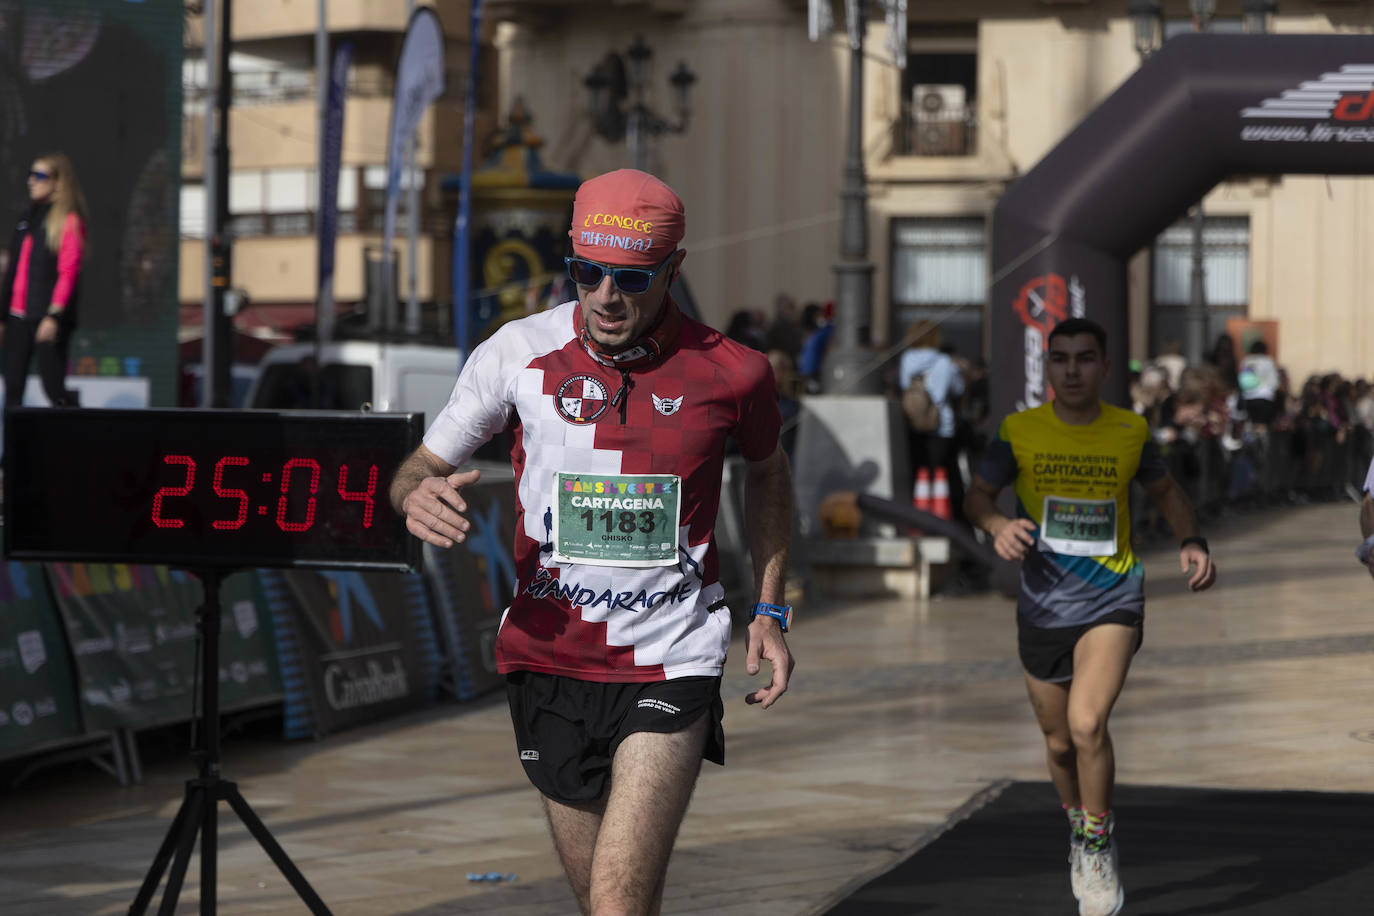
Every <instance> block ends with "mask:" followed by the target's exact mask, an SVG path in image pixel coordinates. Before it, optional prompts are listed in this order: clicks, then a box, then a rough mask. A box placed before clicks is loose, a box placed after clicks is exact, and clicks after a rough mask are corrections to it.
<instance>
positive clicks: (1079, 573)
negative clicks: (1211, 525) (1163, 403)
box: [979, 403, 1168, 627]
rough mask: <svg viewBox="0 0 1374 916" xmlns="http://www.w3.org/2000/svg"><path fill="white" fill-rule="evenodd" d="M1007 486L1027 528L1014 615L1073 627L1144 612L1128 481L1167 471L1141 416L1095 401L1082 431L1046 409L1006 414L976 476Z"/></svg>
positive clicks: (1145, 479)
mask: <svg viewBox="0 0 1374 916" xmlns="http://www.w3.org/2000/svg"><path fill="white" fill-rule="evenodd" d="M979 473H980V475H981V476H982V477H983V479H984V480H986V481H988V482H989V483H991V484H993V485H995V486H999V487H1001V486H1007V485H1008V484H1011V485H1014V488H1015V491H1016V512H1017V516H1018V517H1020V518H1027V519H1030V520H1031V521H1032V522H1034V523H1035V526H1036V530H1035V537H1036V544H1035V547H1034V548H1032V549H1031V550H1030V551H1029V552H1027V554H1026V558H1025V560H1024V561H1023V562H1022V564H1021V596H1020V601H1019V602H1018V605H1017V612H1018V614H1020V616H1021V617H1022V618H1023V619H1024V620H1025V621H1026V622H1027V623H1029V624H1030V625H1032V626H1037V627H1062V626H1081V625H1083V624H1085V623H1091V622H1093V621H1094V620H1096V619H1097V618H1099V617H1102V616H1104V615H1106V614H1108V613H1110V612H1112V611H1121V610H1125V611H1136V612H1138V613H1143V611H1144V607H1145V589H1144V586H1145V573H1144V570H1143V568H1142V567H1141V565H1140V561H1139V559H1137V558H1136V555H1135V553H1134V552H1133V551H1132V550H1131V512H1130V487H1131V481H1132V480H1135V479H1139V480H1140V481H1141V482H1143V483H1149V482H1151V481H1154V480H1158V479H1160V478H1161V477H1163V476H1164V475H1165V474H1167V473H1168V469H1167V468H1166V467H1165V465H1164V462H1163V460H1162V459H1161V458H1160V456H1159V452H1158V450H1157V449H1156V448H1155V445H1154V439H1153V438H1152V437H1151V435H1150V428H1149V425H1148V424H1147V423H1146V422H1145V420H1144V419H1143V418H1142V417H1140V416H1138V415H1136V414H1134V413H1132V412H1131V411H1129V410H1123V409H1121V408H1120V407H1114V406H1112V405H1110V404H1102V412H1101V413H1100V414H1099V415H1098V417H1097V419H1096V420H1094V421H1093V422H1092V423H1089V424H1087V425H1086V426H1074V425H1070V424H1068V423H1065V422H1064V421H1062V420H1060V419H1059V417H1058V416H1057V415H1056V414H1055V412H1054V405H1053V403H1047V404H1043V405H1041V406H1040V407H1034V408H1031V409H1029V410H1023V411H1021V412H1020V413H1015V414H1012V415H1010V416H1008V417H1007V418H1006V419H1005V420H1003V421H1002V425H1001V427H1000V428H999V429H998V431H997V438H996V440H994V441H993V442H992V443H990V444H989V446H988V450H987V452H986V453H985V455H984V457H983V464H982V467H981V468H980V471H979Z"/></svg>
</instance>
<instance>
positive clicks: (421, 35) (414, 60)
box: [382, 6, 444, 258]
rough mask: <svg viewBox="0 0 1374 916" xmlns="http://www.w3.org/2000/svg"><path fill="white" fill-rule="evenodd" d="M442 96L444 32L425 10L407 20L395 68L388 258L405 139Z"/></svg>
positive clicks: (384, 246)
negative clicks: (426, 110) (408, 21)
mask: <svg viewBox="0 0 1374 916" xmlns="http://www.w3.org/2000/svg"><path fill="white" fill-rule="evenodd" d="M443 92H444V30H443V28H442V27H441V26H440V25H439V17H438V16H437V15H435V13H434V10H432V9H430V8H429V7H427V6H422V7H419V8H418V9H416V10H415V13H414V15H412V16H411V17H410V25H409V26H407V27H406V37H405V41H403V42H402V44H401V59H400V62H399V63H397V65H396V97H395V99H394V101H393V102H392V105H391V137H390V139H389V141H388V142H387V152H386V221H385V223H384V224H383V233H382V237H383V242H382V251H383V256H384V257H386V258H390V257H391V243H392V240H393V239H394V238H395V235H396V198H397V196H398V194H399V192H400V189H401V163H402V161H403V160H404V155H405V144H406V139H407V138H408V137H410V136H411V135H412V134H414V133H415V127H416V125H418V124H419V123H420V116H421V115H423V114H424V113H425V109H426V108H427V107H429V103H430V102H432V101H434V100H435V99H437V98H438V97H439V96H440V95H442V94H443Z"/></svg>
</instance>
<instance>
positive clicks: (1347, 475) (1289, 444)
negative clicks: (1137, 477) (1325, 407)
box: [1131, 426, 1374, 537]
mask: <svg viewBox="0 0 1374 916" xmlns="http://www.w3.org/2000/svg"><path fill="white" fill-rule="evenodd" d="M1160 451H1161V453H1162V454H1163V456H1164V460H1165V462H1166V464H1167V465H1168V467H1169V473H1170V474H1171V475H1172V476H1173V478H1174V479H1175V480H1177V481H1178V483H1179V485H1180V486H1182V487H1183V492H1184V493H1185V494H1187V496H1188V499H1189V501H1191V502H1192V504H1193V507H1194V508H1195V509H1196V510H1197V513H1198V515H1199V516H1201V517H1203V518H1207V517H1215V516H1217V515H1220V514H1223V513H1224V512H1226V511H1227V510H1228V509H1232V508H1255V507H1260V506H1276V505H1290V504H1296V505H1301V504H1304V503H1308V502H1313V501H1323V500H1334V499H1347V498H1348V499H1352V500H1358V499H1359V494H1360V491H1361V490H1362V488H1363V485H1364V479H1365V472H1366V470H1367V468H1368V466H1369V462H1370V458H1371V456H1372V455H1374V434H1371V432H1370V430H1369V429H1367V428H1365V427H1363V426H1357V427H1354V428H1353V429H1347V430H1340V431H1338V430H1333V429H1328V428H1316V429H1299V430H1268V431H1260V432H1255V433H1250V434H1247V436H1246V438H1245V439H1244V440H1243V441H1242V442H1241V443H1240V445H1239V447H1238V448H1227V447H1225V446H1224V445H1223V444H1222V441H1221V440H1220V439H1217V438H1215V437H1208V438H1201V439H1197V440H1194V441H1189V440H1186V439H1178V440H1175V441H1173V442H1170V443H1167V444H1161V445H1160ZM1131 503H1132V505H1131V510H1132V511H1131V517H1132V519H1133V520H1134V524H1135V531H1136V534H1137V535H1138V536H1145V537H1148V536H1151V535H1154V534H1164V535H1167V534H1169V533H1170V532H1169V531H1168V525H1167V524H1166V523H1165V521H1164V519H1163V518H1162V517H1160V515H1159V513H1158V512H1157V511H1156V510H1155V507H1154V504H1153V503H1152V502H1151V500H1150V499H1149V497H1148V496H1146V495H1145V493H1144V491H1142V490H1141V489H1140V488H1135V489H1134V490H1133V492H1132V497H1131Z"/></svg>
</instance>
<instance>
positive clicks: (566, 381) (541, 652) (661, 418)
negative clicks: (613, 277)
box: [424, 302, 782, 682]
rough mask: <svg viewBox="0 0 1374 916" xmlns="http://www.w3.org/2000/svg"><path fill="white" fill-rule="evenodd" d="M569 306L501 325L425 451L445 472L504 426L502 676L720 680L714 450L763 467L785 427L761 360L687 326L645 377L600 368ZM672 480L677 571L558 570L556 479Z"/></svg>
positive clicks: (468, 368)
mask: <svg viewBox="0 0 1374 916" xmlns="http://www.w3.org/2000/svg"><path fill="white" fill-rule="evenodd" d="M577 308H578V304H577V303H576V302H568V303H564V304H563V305H560V306H558V307H557V308H555V309H551V310H550V311H547V312H543V313H540V314H537V315H532V316H530V317H528V318H523V319H520V320H518V321H513V322H510V323H508V324H506V325H503V326H502V327H501V328H500V329H499V330H498V331H497V332H496V333H495V334H493V335H492V337H491V338H490V339H489V340H487V341H486V342H484V343H483V344H481V345H480V346H479V347H477V348H476V349H475V350H474V351H473V352H472V356H471V358H470V359H468V361H467V363H466V364H465V365H464V367H463V371H462V372H461V373H460V374H459V376H458V382H457V384H456V385H455V386H454V389H453V394H452V396H451V397H450V398H449V402H448V404H447V406H445V408H444V409H443V411H442V412H441V413H440V414H439V416H438V418H437V419H436V420H435V421H434V423H433V424H432V425H431V426H430V428H429V431H428V432H426V434H425V440H424V441H425V445H426V446H427V447H428V448H429V449H430V450H431V451H432V452H434V453H435V454H436V455H438V456H439V457H440V458H442V459H443V460H444V461H447V462H448V463H449V464H451V465H454V466H455V467H457V466H461V465H462V464H463V463H464V462H465V461H467V460H468V459H469V458H470V457H471V456H472V454H473V452H474V451H475V450H476V449H477V448H478V446H480V445H481V444H482V443H484V442H486V441H487V440H488V439H489V438H491V436H493V435H494V434H496V433H497V432H499V431H500V430H502V429H504V428H506V427H507V426H509V427H510V428H511V429H512V431H513V433H514V446H513V448H512V453H511V463H512V466H513V467H514V470H515V483H516V493H517V500H518V507H517V512H518V517H517V520H516V535H515V562H516V568H517V570H518V571H519V581H518V583H517V585H516V594H515V597H514V599H513V600H512V602H511V606H510V607H509V608H508V609H507V610H506V613H505V615H504V616H503V617H502V620H501V628H500V631H499V633H498V636H497V640H496V660H497V665H498V668H499V670H500V671H501V672H502V673H507V672H511V671H518V670H525V671H540V672H545V673H549V674H558V675H564V676H567V677H573V678H579V679H582V680H588V681H615V682H620V681H657V680H664V679H667V678H675V677H688V676H697V675H706V676H714V675H719V674H720V673H721V671H722V669H723V666H724V662H725V653H726V649H727V648H728V646H729V643H730V611H729V609H728V608H727V607H725V603H724V589H723V588H722V587H721V584H720V577H719V572H718V571H719V562H718V559H717V556H716V545H715V539H714V534H713V532H714V528H715V522H716V514H717V509H718V507H719V504H720V488H721V474H722V470H723V464H724V458H725V441H726V438H727V437H729V436H733V437H734V438H735V441H736V443H737V444H738V446H739V450H740V453H741V454H742V455H743V456H744V457H745V458H746V459H748V460H750V461H761V460H763V459H764V458H767V457H768V456H770V455H772V454H773V452H774V450H775V449H776V448H777V445H778V432H779V429H780V427H781V422H782V421H781V418H780V416H779V413H778V404H777V389H776V385H775V383H774V380H773V373H772V370H771V368H770V367H769V365H768V362H767V360H766V359H765V358H764V356H763V354H761V353H758V352H757V351H754V350H751V349H749V348H747V347H744V346H742V345H740V344H737V343H735V342H734V341H732V340H729V339H728V338H726V337H724V336H723V335H721V334H720V333H719V332H717V331H715V330H713V329H711V328H709V327H707V326H706V325H703V324H701V323H699V322H696V321H692V320H689V319H687V318H686V317H685V316H684V318H683V320H682V327H681V330H680V332H679V334H678V337H677V340H676V341H675V342H674V343H672V344H670V345H669V348H668V350H667V352H666V353H665V355H664V356H663V357H662V358H661V359H659V360H658V361H656V362H654V363H652V364H651V365H649V366H647V367H645V368H642V369H634V370H630V371H629V372H628V377H629V382H630V386H629V389H628V393H627V396H626V400H625V403H624V405H623V408H622V406H621V405H620V404H618V403H617V404H613V403H612V401H613V400H614V398H615V396H616V393H617V391H618V390H619V389H620V388H621V385H622V378H621V371H620V370H618V369H615V368H611V367H609V366H605V365H602V364H601V363H600V362H599V361H597V360H595V359H593V358H592V356H591V355H590V354H589V353H588V352H587V351H586V349H585V348H584V347H583V346H582V343H581V341H580V340H579V339H578V337H577V333H576V331H575V328H574V315H575V313H576V310H577ZM558 472H567V473H576V474H590V475H597V474H605V475H622V474H655V475H665V474H666V475H677V477H679V478H680V481H681V482H680V505H681V507H680V518H679V523H678V531H677V556H678V559H677V562H675V563H674V564H673V565H662V566H652V567H647V568H632V567H623V566H606V565H590V564H587V563H579V562H559V561H556V560H555V559H554V550H553V547H552V519H553V513H554V512H556V511H557V509H556V507H555V506H554V505H553V502H554V497H553V492H554V475H555V474H557V473H558Z"/></svg>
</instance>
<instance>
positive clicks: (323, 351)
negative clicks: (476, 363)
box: [246, 340, 463, 427]
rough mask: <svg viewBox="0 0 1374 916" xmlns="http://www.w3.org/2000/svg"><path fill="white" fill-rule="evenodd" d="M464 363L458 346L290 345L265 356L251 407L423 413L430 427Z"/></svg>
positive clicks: (250, 396)
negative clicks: (317, 346)
mask: <svg viewBox="0 0 1374 916" xmlns="http://www.w3.org/2000/svg"><path fill="white" fill-rule="evenodd" d="M462 362H463V361H462V356H461V354H460V353H459V351H458V350H457V348H455V347H445V346H439V345H435V344H419V343H396V342H386V341H371V340H342V341H334V342H332V343H328V344H324V345H323V346H321V347H319V349H318V351H317V349H316V346H315V344H314V343H296V344H286V345H284V346H280V347H276V348H275V349H273V350H271V351H269V352H268V353H267V354H265V355H264V356H263V358H262V362H261V363H260V364H259V371H258V376H257V379H256V380H255V381H254V383H253V386H252V388H251V389H250V390H249V392H248V398H247V405H246V406H248V407H253V408H259V409H266V410H293V409H301V408H306V409H312V408H314V409H320V410H353V411H356V410H374V411H379V412H385V413H423V414H424V417H425V425H426V427H427V426H428V425H429V424H430V423H432V422H433V421H434V418H435V417H436V416H438V415H439V411H440V410H442V409H443V407H444V405H445V404H447V403H448V398H449V395H450V394H451V393H452V391H453V384H454V382H455V381H456V380H457V378H458V370H459V369H460V368H461V367H462ZM317 387H318V398H317V392H316V388H317Z"/></svg>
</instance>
